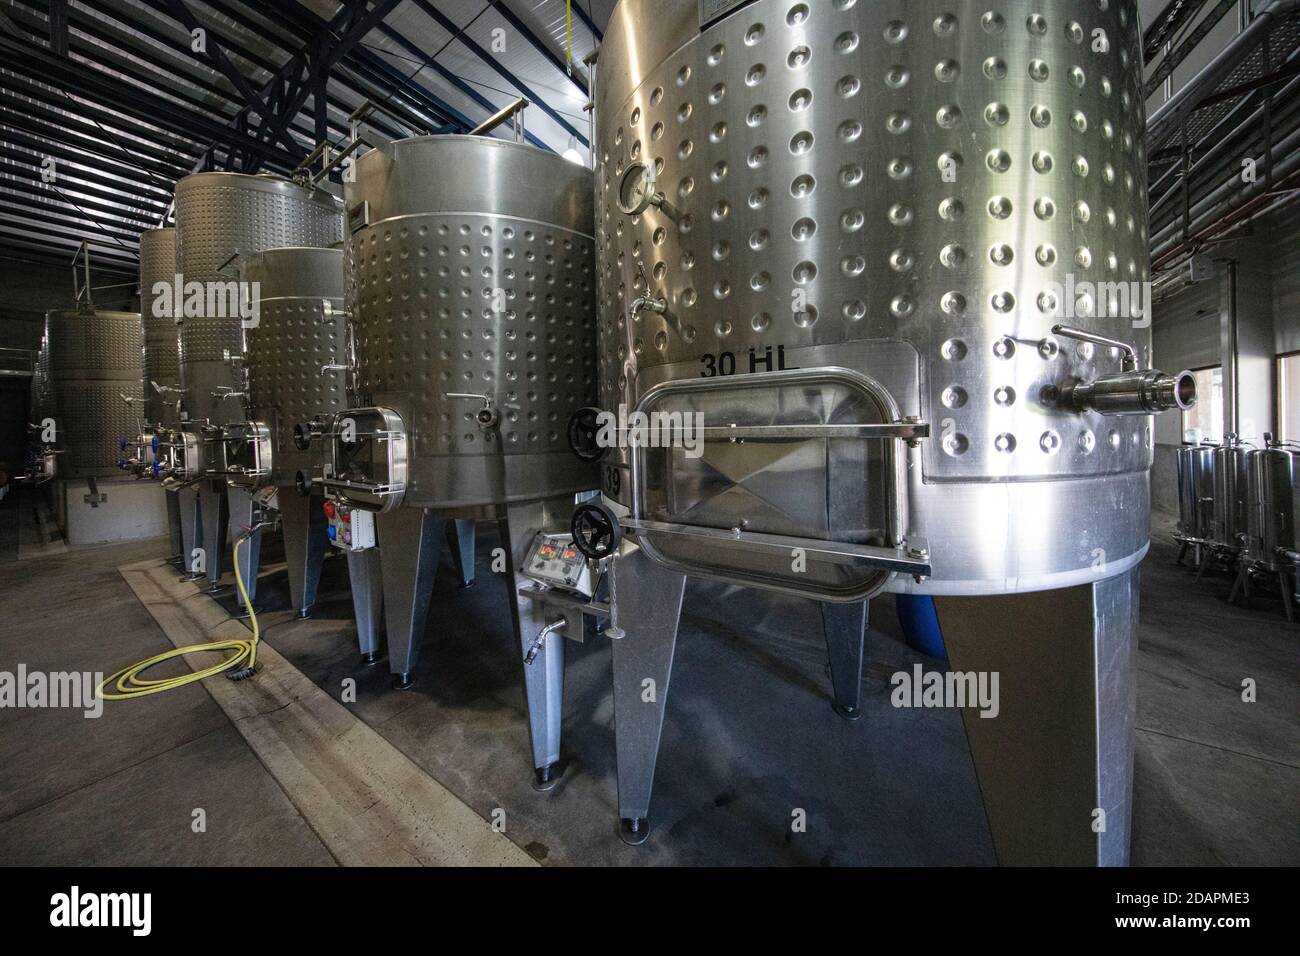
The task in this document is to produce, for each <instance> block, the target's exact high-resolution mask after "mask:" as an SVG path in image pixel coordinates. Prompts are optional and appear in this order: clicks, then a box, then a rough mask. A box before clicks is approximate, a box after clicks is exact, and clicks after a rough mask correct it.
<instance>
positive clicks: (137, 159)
mask: <svg viewBox="0 0 1300 956" xmlns="http://www.w3.org/2000/svg"><path fill="white" fill-rule="evenodd" d="M2 103H3V100H0V104H2ZM0 125H4V126H9V127H12V128H14V129H16V130H19V131H20V132H24V133H28V134H30V135H31V136H32V137H35V138H34V139H33V140H31V141H29V143H28V144H27V145H28V147H29V148H31V149H36V150H42V149H43V144H42V140H44V141H45V142H48V143H54V144H58V145H60V146H65V147H67V148H68V149H72V150H76V151H78V152H79V153H80V154H81V156H82V157H84V159H83V160H82V161H83V162H84V161H90V162H94V161H95V157H99V158H103V159H108V158H110V157H109V156H108V155H106V154H107V153H109V152H112V153H114V154H117V153H118V152H119V151H118V150H110V149H108V145H107V144H106V143H102V142H98V141H88V140H86V139H84V138H79V137H77V136H75V135H74V134H73V133H72V132H70V131H68V130H67V129H66V128H65V127H63V126H62V125H61V124H59V123H57V122H51V121H50V120H46V119H42V118H40V117H37V116H32V115H31V114H29V113H19V112H15V111H13V110H12V109H11V108H9V107H5V109H3V110H0ZM13 142H15V143H18V144H20V145H21V144H22V140H21V139H20V138H17V137H15V138H14V139H13ZM46 152H48V150H46ZM131 160H132V162H131V163H126V162H125V161H121V164H122V165H124V166H127V167H128V168H131V169H134V171H135V173H136V174H139V173H141V172H144V173H145V174H146V175H147V176H160V177H162V178H163V179H167V180H171V179H175V178H176V170H177V169H184V167H183V166H175V165H165V164H162V163H159V162H158V161H157V160H154V159H150V158H148V157H144V156H135V155H132V156H131ZM130 178H134V177H130Z"/></svg>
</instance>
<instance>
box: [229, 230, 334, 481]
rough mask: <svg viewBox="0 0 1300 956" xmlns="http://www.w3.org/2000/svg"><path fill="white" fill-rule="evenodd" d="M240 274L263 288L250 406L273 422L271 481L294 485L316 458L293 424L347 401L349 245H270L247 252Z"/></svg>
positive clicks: (253, 332) (249, 357)
mask: <svg viewBox="0 0 1300 956" xmlns="http://www.w3.org/2000/svg"><path fill="white" fill-rule="evenodd" d="M241 275H242V277H243V279H244V281H246V282H257V283H259V284H260V289H261V311H260V315H259V320H258V324H257V325H256V326H255V327H253V328H250V329H248V330H247V340H248V351H247V354H246V357H245V361H246V365H247V368H248V387H249V401H250V413H251V416H252V418H253V420H254V421H257V422H261V423H263V424H265V425H266V426H267V427H268V428H269V429H270V438H271V448H272V457H271V475H270V480H271V481H272V482H273V483H274V484H276V485H280V486H288V485H293V484H294V483H295V481H296V480H297V476H298V474H299V473H300V472H301V473H302V475H303V476H305V477H310V476H311V474H312V470H313V466H314V465H315V463H316V459H317V452H314V451H302V450H300V449H299V448H298V447H297V446H296V445H295V444H294V441H293V426H294V425H296V424H300V423H303V422H307V421H310V420H311V419H313V418H315V417H317V416H321V415H326V416H328V415H333V414H335V413H336V412H339V411H342V410H343V409H344V408H346V407H347V404H348V402H347V396H348V392H347V381H346V375H345V370H344V368H343V366H344V365H345V364H346V359H347V356H346V355H345V347H346V344H345V340H346V325H347V323H346V316H345V313H344V311H343V251H342V249H316V248H310V247H290V248H284V249H267V250H265V251H263V252H260V253H258V254H257V255H255V256H252V257H251V258H248V259H245V260H244V261H243V263H242V265H241ZM328 366H333V368H328Z"/></svg>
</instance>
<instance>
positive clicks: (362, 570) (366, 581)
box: [348, 548, 384, 664]
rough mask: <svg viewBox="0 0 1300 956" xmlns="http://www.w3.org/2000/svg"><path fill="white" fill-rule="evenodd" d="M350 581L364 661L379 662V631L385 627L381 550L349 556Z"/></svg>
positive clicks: (355, 552) (360, 552)
mask: <svg viewBox="0 0 1300 956" xmlns="http://www.w3.org/2000/svg"><path fill="white" fill-rule="evenodd" d="M348 579H349V581H350V583H351V585H352V610H353V612H354V613H355V614H356V618H357V644H358V646H359V647H360V650H361V660H362V663H365V664H374V663H375V662H377V661H378V660H379V631H380V627H381V626H382V623H383V618H382V615H383V610H384V578H383V575H382V574H381V572H380V569H379V549H378V548H367V549H366V550H364V551H349V552H348Z"/></svg>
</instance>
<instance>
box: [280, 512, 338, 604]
mask: <svg viewBox="0 0 1300 956" xmlns="http://www.w3.org/2000/svg"><path fill="white" fill-rule="evenodd" d="M276 500H277V501H278V503H279V509H280V527H281V529H282V530H283V532H284V560H285V563H286V564H287V565H288V566H289V600H290V601H291V603H292V604H293V609H294V610H295V611H297V612H298V616H299V617H308V616H310V614H311V608H312V605H313V604H315V603H316V592H317V590H318V589H319V587H320V575H321V568H322V567H323V566H324V564H325V553H326V551H327V550H328V549H329V533H328V530H327V529H328V525H329V522H328V521H327V520H326V518H325V511H324V505H325V499H324V497H323V496H321V495H309V496H307V497H305V498H304V497H303V496H302V495H300V494H298V493H297V492H295V491H293V490H292V489H289V488H281V489H280V492H279V494H278V495H276Z"/></svg>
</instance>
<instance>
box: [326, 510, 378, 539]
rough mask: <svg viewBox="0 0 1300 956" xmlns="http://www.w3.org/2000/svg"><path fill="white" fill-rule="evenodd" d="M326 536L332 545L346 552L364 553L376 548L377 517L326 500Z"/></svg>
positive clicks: (369, 512) (370, 513)
mask: <svg viewBox="0 0 1300 956" xmlns="http://www.w3.org/2000/svg"><path fill="white" fill-rule="evenodd" d="M324 507H325V520H326V521H327V522H329V523H328V524H327V525H326V532H325V533H326V534H328V535H329V539H330V544H332V545H334V547H336V548H342V549H343V550H344V551H364V550H366V549H367V548H373V547H374V546H375V515H374V512H372V511H363V510H361V509H360V508H352V507H349V506H348V505H344V504H339V503H338V502H337V501H334V500H333V499H331V498H326V499H325V505H324Z"/></svg>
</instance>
